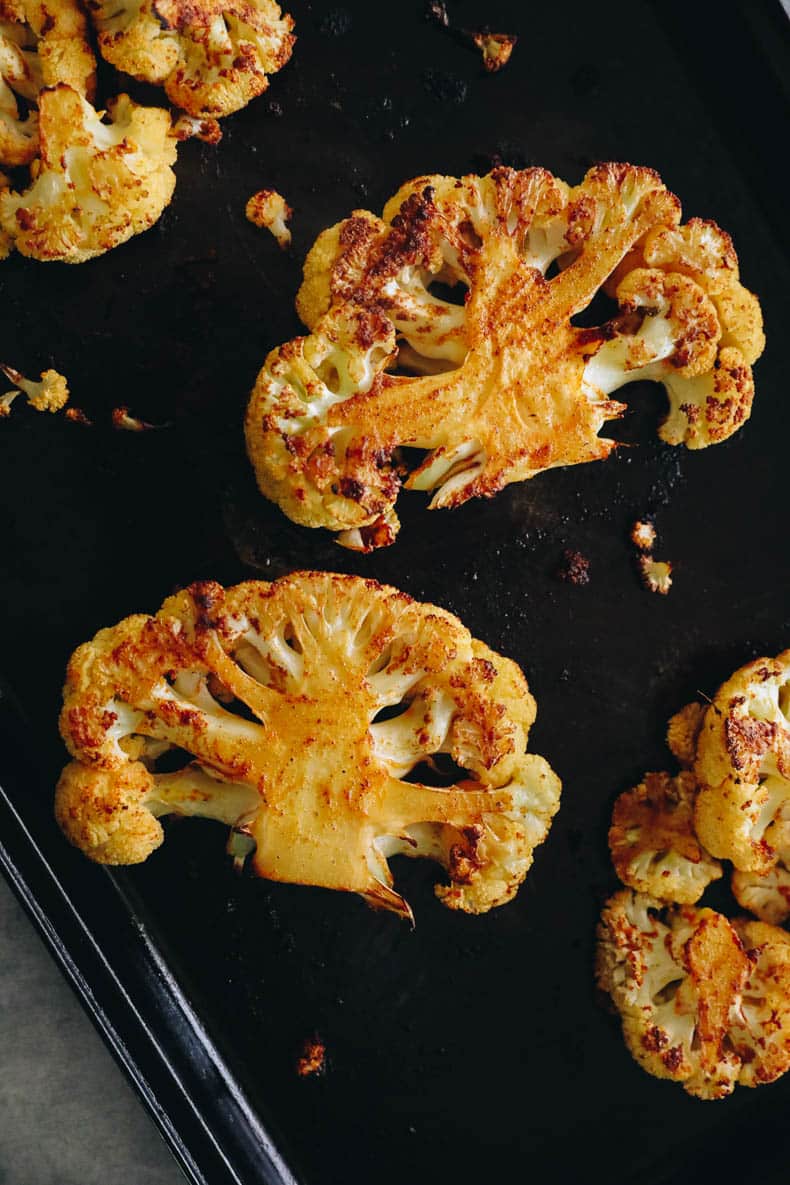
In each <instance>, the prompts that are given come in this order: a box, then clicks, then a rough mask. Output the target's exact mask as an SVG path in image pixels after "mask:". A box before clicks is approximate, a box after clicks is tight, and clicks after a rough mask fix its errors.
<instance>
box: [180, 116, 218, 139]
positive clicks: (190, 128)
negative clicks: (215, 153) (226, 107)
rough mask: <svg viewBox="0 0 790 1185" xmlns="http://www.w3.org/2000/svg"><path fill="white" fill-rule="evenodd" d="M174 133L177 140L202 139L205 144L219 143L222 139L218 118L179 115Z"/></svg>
mask: <svg viewBox="0 0 790 1185" xmlns="http://www.w3.org/2000/svg"><path fill="white" fill-rule="evenodd" d="M172 135H173V136H175V138H176V140H202V141H203V143H204V144H219V142H220V140H221V139H222V128H221V127H220V126H219V120H216V119H211V118H208V117H206V118H203V119H201V118H200V117H199V116H197V115H179V117H178V119H177V120H176V122H175V123H174V124H173V131H172Z"/></svg>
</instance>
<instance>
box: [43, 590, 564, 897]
mask: <svg viewBox="0 0 790 1185" xmlns="http://www.w3.org/2000/svg"><path fill="white" fill-rule="evenodd" d="M384 709H386V715H385V717H384V718H382V712H383V710H384ZM394 709H397V711H396V712H395V714H394V715H393V714H392V712H393V710H394ZM535 711H536V709H535V701H534V700H533V698H532V696H531V695H530V694H529V690H528V688H527V685H526V682H525V680H524V677H523V675H522V673H521V671H520V670H519V669H518V667H517V666H516V665H515V664H514V663H512V662H510V661H509V660H508V659H505V658H502V657H500V656H499V655H496V654H494V653H493V652H492V651H490V650H489V649H488V648H487V647H486V646H484V645H483V644H482V643H480V642H477V641H476V640H475V639H473V638H472V637H471V636H470V635H469V633H468V631H467V630H465V629H464V627H463V626H462V625H461V623H460V622H459V621H458V620H457V619H456V618H454V617H452V616H451V615H450V614H449V613H445V612H444V611H443V610H441V609H437V608H436V607H435V606H431V605H421V604H418V603H417V602H414V601H412V600H411V599H410V598H409V597H406V596H404V595H403V594H402V593H398V592H396V591H395V590H394V589H391V588H387V587H384V586H382V585H379V584H376V583H375V582H374V581H370V580H361V579H359V578H357V577H346V576H335V575H331V574H323V573H297V574H295V575H293V576H291V577H288V578H284V579H282V580H279V581H277V582H276V583H275V584H271V585H269V584H264V583H263V582H256V581H250V582H249V583H247V584H242V585H238V586H237V587H235V588H232V589H228V590H227V591H226V590H224V589H222V588H221V587H220V586H219V585H216V584H210V583H204V584H196V585H193V586H191V588H189V589H187V590H185V591H184V592H182V593H179V594H178V595H177V596H174V597H171V598H170V599H169V600H168V601H166V602H165V604H164V605H163V606H162V609H161V610H160V611H159V613H158V614H157V615H156V616H155V617H146V616H142V615H140V616H136V617H129V618H126V619H125V620H124V621H122V622H120V623H119V624H118V625H117V626H114V627H113V628H111V629H105V630H101V631H100V632H99V633H98V634H97V635H96V637H95V638H94V639H93V641H92V642H89V643H86V644H85V645H84V646H81V647H80V648H79V649H78V650H77V651H76V652H75V654H74V655H73V657H72V659H71V661H70V663H69V667H68V673H67V679H66V686H65V689H64V704H63V711H62V714H61V733H62V735H63V738H64V740H65V742H66V745H67V746H68V748H69V751H70V752H71V754H72V756H73V757H74V758H75V761H74V762H72V764H71V765H69V766H68V767H67V768H66V770H65V771H64V774H63V776H62V778H61V780H60V783H59V785H58V789H57V792H56V815H57V818H58V820H59V822H60V824H61V826H62V827H63V829H64V831H65V833H66V835H67V836H68V838H69V839H70V840H71V841H72V842H73V843H75V844H76V845H77V846H78V847H80V848H81V849H82V850H83V851H84V852H85V853H86V854H87V855H89V856H91V857H92V858H93V859H96V860H99V861H101V862H121V863H125V862H128V861H130V860H131V861H138V860H142V859H145V858H146V856H147V855H148V853H149V852H150V851H153V850H154V848H155V847H157V846H158V845H159V843H161V840H162V831H161V825H160V824H159V822H158V819H159V818H160V817H161V816H162V815H164V814H167V813H176V814H203V815H207V816H210V817H212V818H218V819H221V820H222V821H223V822H225V823H226V824H229V825H230V826H232V827H233V828H234V829H235V832H237V833H238V832H241V833H242V834H243V835H244V836H246V837H248V838H249V841H250V846H251V847H253V848H254V855H253V856H252V863H253V866H254V868H255V870H256V871H257V872H258V873H259V875H261V876H264V877H268V878H269V879H272V880H278V881H289V882H293V883H297V884H312V885H321V886H324V887H326V888H334V889H343V890H347V891H352V892H356V893H360V894H361V895H362V896H363V897H364V898H365V899H366V900H368V901H369V902H370V904H372V905H375V906H379V907H381V908H384V909H390V910H393V911H395V912H396V913H399V914H400V915H401V916H404V917H409V918H410V917H411V911H410V909H409V906H408V904H407V903H406V902H405V900H404V899H403V898H402V897H401V896H400V894H398V893H397V892H396V891H395V890H394V888H393V882H392V877H391V874H390V871H389V867H388V864H387V860H388V859H389V857H390V856H392V855H396V854H403V855H407V856H425V857H427V858H430V859H433V860H436V861H438V862H439V863H441V864H442V865H444V867H445V869H446V870H447V873H448V878H449V883H448V884H443V885H439V886H437V890H436V892H437V895H438V896H439V897H440V898H441V899H442V900H443V901H444V903H445V904H446V905H447V906H449V907H450V908H453V909H461V910H465V911H466V912H469V913H482V912H485V911H486V910H488V909H491V908H492V907H493V906H496V905H501V904H504V903H505V902H507V901H509V900H510V899H511V898H512V897H513V896H514V895H515V893H516V891H517V889H518V887H519V885H520V884H521V882H522V880H523V879H524V877H525V875H526V873H527V870H528V869H529V866H530V864H531V863H532V854H533V850H534V848H535V847H536V846H537V845H538V844H539V843H541V842H542V841H543V839H544V838H545V836H546V834H547V832H548V829H549V826H550V823H551V819H552V816H553V815H554V813H555V811H556V810H557V807H558V805H559V794H560V783H559V780H558V779H557V777H556V776H555V774H554V773H553V772H552V771H551V769H550V768H549V766H548V765H547V763H546V762H545V761H543V759H542V758H540V757H536V756H534V755H532V754H529V753H526V752H525V750H526V742H527V735H528V731H529V728H530V725H531V724H532V721H533V720H534V717H535ZM174 746H175V747H177V748H179V749H182V750H186V752H187V753H191V754H192V755H193V757H194V761H193V762H192V763H189V764H187V765H186V767H185V768H184V769H183V770H180V771H176V772H175V773H168V774H163V775H160V774H158V773H156V768H155V767H156V762H157V760H158V759H159V758H160V757H161V756H162V755H163V754H164V753H165V752H167V751H168V750H169V749H172V748H173V747H174ZM440 755H447V757H449V758H451V760H452V762H453V763H454V765H455V766H456V767H459V768H460V769H461V770H462V771H464V772H463V775H462V776H461V777H460V778H458V779H457V780H456V781H455V782H454V783H453V784H451V785H448V786H438V787H437V786H432V785H427V784H424V783H423V782H421V781H419V780H416V781H412V780H410V779H411V778H412V777H414V776H415V774H420V773H423V771H424V774H423V776H426V775H427V774H428V773H429V771H430V769H431V768H432V767H435V764H436V760H437V759H440V760H441V757H440ZM407 779H409V780H407ZM234 851H236V847H235V845H234Z"/></svg>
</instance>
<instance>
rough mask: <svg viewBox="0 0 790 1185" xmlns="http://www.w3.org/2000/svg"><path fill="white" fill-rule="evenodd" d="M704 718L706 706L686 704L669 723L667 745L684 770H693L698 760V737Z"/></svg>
mask: <svg viewBox="0 0 790 1185" xmlns="http://www.w3.org/2000/svg"><path fill="white" fill-rule="evenodd" d="M704 718H705V705H704V704H700V703H697V702H694V703H690V704H686V706H685V708H681V709H680V711H679V712H676V713H675V715H674V716H673V717H672V718H671V719H670V721H669V725H668V727H667V745H668V746H669V751H670V752H671V754H672V756H673V757H674V758H675V759H676V761H677V762H678V763H679V764H680V765H682V766H683V768H684V769H691V768H692V766H693V765H694V762H695V760H696V758H697V737H698V736H699V732H700V729H701V728H702V721H703V720H704Z"/></svg>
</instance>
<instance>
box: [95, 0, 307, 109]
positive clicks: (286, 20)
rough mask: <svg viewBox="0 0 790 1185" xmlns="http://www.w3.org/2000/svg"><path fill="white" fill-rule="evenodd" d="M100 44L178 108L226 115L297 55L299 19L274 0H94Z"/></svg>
mask: <svg viewBox="0 0 790 1185" xmlns="http://www.w3.org/2000/svg"><path fill="white" fill-rule="evenodd" d="M88 7H89V10H90V12H91V15H92V18H93V22H94V25H95V26H96V30H97V33H98V40H99V50H100V52H101V54H102V57H104V58H106V60H107V61H108V62H110V63H111V64H112V65H113V66H115V67H117V69H119V70H123V71H124V72H125V73H126V74H131V75H132V76H133V77H134V78H137V79H139V80H140V81H141V82H151V83H160V84H162V85H163V86H164V88H165V93H166V94H167V97H168V98H169V99H170V101H171V103H174V104H175V105H176V106H177V107H181V108H183V110H184V111H186V112H188V114H190V115H194V116H198V117H204V118H205V117H215V118H216V117H222V116H224V115H230V114H231V113H232V112H234V111H238V110H239V109H240V108H241V107H245V106H246V105H247V103H249V102H250V100H251V99H254V98H255V97H256V96H257V95H260V94H262V93H263V91H265V90H266V88H267V87H268V85H269V79H268V76H269V75H270V74H274V73H275V72H276V71H278V70H280V69H281V68H282V67H283V66H284V65H285V63H286V62H287V61H288V59H289V58H290V56H291V50H292V48H293V43H294V40H295V38H294V36H293V33H292V29H293V21H292V20H291V18H290V16H288V15H285V16H283V15H282V13H281V11H280V8H279V6H278V5H277V4H276V3H274V0H197V2H195V0H189V2H187V0H88Z"/></svg>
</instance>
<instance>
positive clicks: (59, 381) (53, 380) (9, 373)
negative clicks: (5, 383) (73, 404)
mask: <svg viewBox="0 0 790 1185" xmlns="http://www.w3.org/2000/svg"><path fill="white" fill-rule="evenodd" d="M0 371H2V372H3V374H4V375H5V376H6V378H7V379H10V381H11V382H12V383H15V384H16V389H15V390H13V391H8V392H7V393H6V394H5V395H2V396H0V416H8V415H10V412H11V404H12V403H13V402H14V400H15V399H16V398H17V396H18V395H22V394H24V395H26V396H27V401H28V403H29V404H30V406H31V407H34V408H35V409H36V411H53V412H54V411H60V409H61V408H62V407H64V406H65V405H66V403H67V401H68V398H69V388H68V384H67V382H66V379H65V378H64V377H63V375H62V374H58V372H57V371H56V370H45V371H43V372H42V374H41V381H40V382H38V383H36V382H33V381H32V380H31V379H26V378H25V376H24V375H23V374H20V373H19V371H18V370H14V368H13V366H6V365H5V364H4V363H2V362H0Z"/></svg>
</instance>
